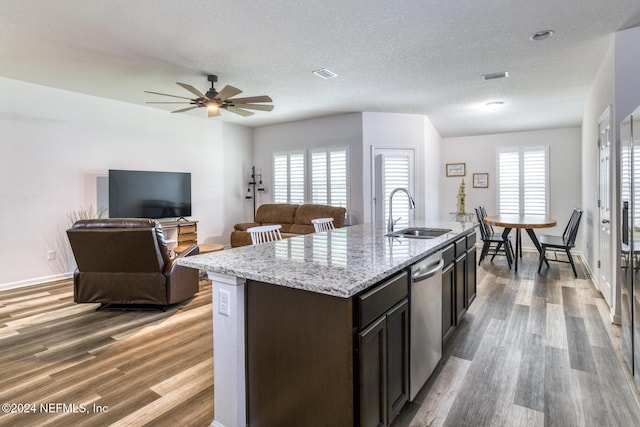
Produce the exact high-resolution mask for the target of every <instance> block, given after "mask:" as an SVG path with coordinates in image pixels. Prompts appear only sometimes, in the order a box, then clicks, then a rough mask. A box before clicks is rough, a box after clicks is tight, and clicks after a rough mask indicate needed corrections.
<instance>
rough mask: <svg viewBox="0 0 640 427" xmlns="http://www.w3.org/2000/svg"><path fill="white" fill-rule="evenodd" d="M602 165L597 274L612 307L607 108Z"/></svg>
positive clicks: (602, 123) (602, 122)
mask: <svg viewBox="0 0 640 427" xmlns="http://www.w3.org/2000/svg"><path fill="white" fill-rule="evenodd" d="M598 127H599V135H600V136H599V141H598V145H599V149H600V164H599V168H598V169H599V170H598V176H599V193H600V201H599V205H600V209H599V217H600V218H599V222H598V224H599V230H600V231H599V257H598V259H599V262H598V264H599V268H598V272H597V277H598V287H599V288H600V292H601V293H602V295H603V296H604V299H605V300H606V301H607V304H609V307H611V306H612V295H613V288H612V286H611V283H612V282H613V279H612V271H613V259H614V258H613V256H612V251H611V248H612V242H611V239H612V236H611V148H612V147H611V115H610V111H609V109H608V108H607V110H606V111H605V113H604V114H603V115H602V116H601V117H600V120H599V121H598Z"/></svg>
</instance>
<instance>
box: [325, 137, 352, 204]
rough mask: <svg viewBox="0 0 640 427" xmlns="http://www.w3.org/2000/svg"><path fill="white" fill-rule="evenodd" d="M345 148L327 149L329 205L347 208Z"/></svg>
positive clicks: (346, 158)
mask: <svg viewBox="0 0 640 427" xmlns="http://www.w3.org/2000/svg"><path fill="white" fill-rule="evenodd" d="M347 160H348V156H347V149H346V148H336V149H331V150H329V170H330V173H329V179H330V185H329V189H330V195H331V201H330V203H329V204H330V205H331V206H342V207H344V208H347V207H348V206H347V203H348V193H347V188H348V175H347Z"/></svg>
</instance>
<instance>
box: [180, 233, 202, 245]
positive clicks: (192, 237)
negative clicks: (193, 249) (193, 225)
mask: <svg viewBox="0 0 640 427" xmlns="http://www.w3.org/2000/svg"><path fill="white" fill-rule="evenodd" d="M197 240H198V235H197V234H196V233H187V234H183V233H180V234H178V243H183V242H196V241H197Z"/></svg>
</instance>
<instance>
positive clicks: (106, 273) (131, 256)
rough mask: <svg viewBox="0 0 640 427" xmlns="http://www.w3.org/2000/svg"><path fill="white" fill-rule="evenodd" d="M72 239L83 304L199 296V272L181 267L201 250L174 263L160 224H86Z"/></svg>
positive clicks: (76, 287) (76, 295)
mask: <svg viewBox="0 0 640 427" xmlns="http://www.w3.org/2000/svg"><path fill="white" fill-rule="evenodd" d="M67 236H68V237H69V242H70V243H71V248H72V250H73V255H74V257H75V259H76V263H77V265H78V268H77V269H76V271H75V273H74V275H73V299H74V301H75V302H77V303H83V302H92V303H102V304H103V305H126V306H129V307H131V306H132V305H139V304H143V305H161V306H167V305H170V304H175V303H178V302H182V301H184V300H186V299H188V298H190V297H192V296H193V295H194V294H195V293H196V292H198V280H199V279H198V276H199V272H198V270H197V269H193V268H188V267H183V266H179V265H177V263H176V261H177V260H178V259H179V258H181V257H183V256H189V255H196V254H197V253H198V246H196V245H194V246H192V247H191V248H189V249H187V250H186V251H184V252H182V253H181V254H180V256H178V257H175V258H173V259H171V258H170V255H169V249H168V248H167V245H166V243H165V240H164V233H163V232H162V226H161V225H160V223H159V222H158V221H156V220H152V219H126V218H125V219H115V218H114V219H89V220H80V221H77V222H76V223H75V224H73V226H72V227H71V228H70V229H69V230H67ZM126 306H125V307H126Z"/></svg>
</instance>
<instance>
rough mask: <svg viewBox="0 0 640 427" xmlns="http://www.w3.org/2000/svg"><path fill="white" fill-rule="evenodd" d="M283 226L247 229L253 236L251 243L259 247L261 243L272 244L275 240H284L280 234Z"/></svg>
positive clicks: (262, 226) (263, 226)
mask: <svg viewBox="0 0 640 427" xmlns="http://www.w3.org/2000/svg"><path fill="white" fill-rule="evenodd" d="M281 228H282V226H281V225H279V224H278V225H261V226H258V227H251V228H247V232H248V233H249V234H251V243H252V244H254V245H259V244H261V243H267V242H272V241H274V240H282V234H280V229H281Z"/></svg>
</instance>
